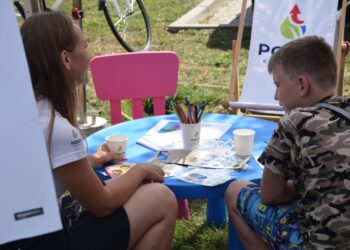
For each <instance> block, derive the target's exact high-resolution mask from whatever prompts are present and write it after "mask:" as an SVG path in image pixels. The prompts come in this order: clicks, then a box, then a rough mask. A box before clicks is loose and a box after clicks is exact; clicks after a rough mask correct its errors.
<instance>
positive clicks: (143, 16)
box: [13, 0, 152, 52]
mask: <svg viewBox="0 0 350 250" xmlns="http://www.w3.org/2000/svg"><path fill="white" fill-rule="evenodd" d="M63 1H64V0H55V2H54V3H53V5H52V6H51V7H50V8H48V7H47V6H46V2H45V0H39V1H38V2H39V4H40V7H41V9H42V10H44V11H47V10H53V11H58V10H59V8H60V6H61V4H62V3H63ZM30 2H31V0H22V1H20V0H13V4H14V6H15V8H16V9H17V11H18V13H19V14H18V15H20V16H21V17H22V18H23V19H25V18H26V17H28V16H31V15H32V13H33V12H32V9H31V5H30ZM98 9H99V10H100V11H103V14H104V16H105V19H106V21H107V23H108V26H109V28H110V29H111V31H112V33H113V35H114V36H115V38H116V39H117V40H118V41H119V43H120V44H121V45H122V46H123V47H124V48H125V49H126V50H127V51H129V52H133V51H146V50H150V48H151V40H152V33H151V25H150V22H149V18H148V15H147V12H146V9H145V7H144V5H143V3H142V1H141V0H98ZM72 15H73V18H75V19H78V18H82V17H83V11H82V10H77V9H74V8H73V9H72Z"/></svg>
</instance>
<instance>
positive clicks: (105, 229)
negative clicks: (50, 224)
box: [0, 207, 130, 250]
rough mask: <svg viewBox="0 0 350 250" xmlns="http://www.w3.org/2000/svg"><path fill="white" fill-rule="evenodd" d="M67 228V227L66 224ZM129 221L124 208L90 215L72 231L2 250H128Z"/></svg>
mask: <svg viewBox="0 0 350 250" xmlns="http://www.w3.org/2000/svg"><path fill="white" fill-rule="evenodd" d="M63 224H66V223H63ZM129 238H130V225H129V219H128V216H127V214H126V212H125V209H124V208H123V207H121V208H119V209H117V210H116V211H115V212H113V213H112V214H110V215H108V216H105V217H95V216H93V215H91V214H90V213H88V212H84V213H82V214H81V215H80V217H79V220H78V221H76V222H74V224H73V225H72V226H71V227H68V226H67V225H64V229H63V230H61V231H57V232H53V233H50V234H45V235H41V236H37V237H34V238H30V239H23V240H18V241H14V242H10V243H7V244H5V245H1V246H0V249H1V250H5V249H6V250H8V249H11V250H12V249H15V250H18V249H21V250H32V249H33V250H40V249H45V250H56V249H57V250H80V249H81V250H90V249H91V250H112V249H113V250H115V249H118V250H119V249H120V250H121V249H127V247H128V244H129Z"/></svg>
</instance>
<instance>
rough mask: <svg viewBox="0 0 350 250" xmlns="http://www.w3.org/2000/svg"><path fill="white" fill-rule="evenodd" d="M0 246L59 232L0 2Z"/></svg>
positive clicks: (38, 130) (16, 49) (15, 44)
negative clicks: (0, 110) (0, 111)
mask: <svg viewBox="0 0 350 250" xmlns="http://www.w3.org/2000/svg"><path fill="white" fill-rule="evenodd" d="M0 38H1V39H0V88H1V91H0V106H1V108H2V115H1V119H0V138H1V141H0V143H1V144H0V157H1V165H0V166H1V167H0V168H1V174H0V204H1V205H0V244H3V243H5V242H9V241H13V240H16V239H21V238H27V237H32V236H37V235H41V234H45V233H49V232H53V231H56V230H59V229H61V228H62V224H61V219H60V215H59V209H58V204H57V199H56V192H55V189H54V183H53V178H52V174H51V167H50V164H49V159H48V156H47V150H46V146H45V141H44V135H43V131H42V127H41V124H40V123H39V118H38V114H37V110H36V104H35V98H34V95H33V90H32V87H31V82H30V75H29V70H28V66H27V62H26V58H25V53H24V49H23V45H22V40H21V37H20V33H19V29H18V25H17V20H16V16H15V12H14V8H13V5H12V1H11V0H2V1H0Z"/></svg>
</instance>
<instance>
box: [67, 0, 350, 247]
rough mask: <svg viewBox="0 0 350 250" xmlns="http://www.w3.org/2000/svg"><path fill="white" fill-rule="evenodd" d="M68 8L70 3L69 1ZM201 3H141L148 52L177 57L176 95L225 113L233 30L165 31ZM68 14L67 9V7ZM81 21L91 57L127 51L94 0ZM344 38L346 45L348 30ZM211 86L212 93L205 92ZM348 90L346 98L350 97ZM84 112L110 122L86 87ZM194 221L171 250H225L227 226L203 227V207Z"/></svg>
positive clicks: (185, 224) (197, 205) (182, 226)
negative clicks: (149, 32) (148, 31)
mask: <svg viewBox="0 0 350 250" xmlns="http://www.w3.org/2000/svg"><path fill="white" fill-rule="evenodd" d="M66 2H68V3H67V4H70V1H66ZM199 2H201V0H143V3H144V5H145V7H146V9H147V12H148V15H149V17H150V22H151V26H152V33H153V40H152V50H172V51H175V52H176V53H177V54H178V55H179V57H180V60H181V61H180V71H179V87H178V91H177V95H179V96H185V95H186V96H188V97H189V98H190V99H191V100H192V101H198V100H206V101H208V102H209V104H210V105H209V108H208V111H209V112H224V111H223V110H222V108H221V105H220V102H221V101H222V100H225V99H226V98H227V94H228V88H227V86H228V83H229V81H230V75H231V64H232V50H231V40H232V39H233V38H234V37H235V36H236V31H235V30H232V29H216V30H214V29H207V30H194V29H190V30H182V31H179V32H177V33H170V32H168V31H167V27H168V25H169V24H170V23H171V22H173V21H175V20H176V19H178V18H180V17H181V16H182V15H183V14H185V13H186V12H187V11H189V10H190V9H192V8H193V7H194V6H195V5H197V4H198V3H199ZM65 8H66V9H69V8H68V7H67V6H66V7H65ZM83 8H84V10H85V18H84V21H83V28H84V33H85V36H86V38H87V40H88V43H89V48H90V52H91V53H92V55H99V54H107V53H120V52H125V50H124V49H123V48H122V47H121V46H120V45H119V44H118V42H117V41H116V40H115V38H114V37H113V36H112V33H111V32H110V30H109V27H108V25H107V23H106V22H105V20H104V17H103V13H102V12H99V11H98V10H97V1H92V0H90V1H83ZM346 35H347V37H346V39H347V40H349V39H350V37H349V30H347V34H346ZM249 37H250V30H249V29H246V30H245V32H244V38H243V44H242V51H241V55H240V59H239V65H240V69H239V75H240V79H241V80H242V79H243V76H244V74H245V70H246V63H247V54H248V46H249ZM349 65H350V57H348V59H347V68H346V72H345V82H347V83H349V82H350V70H349ZM206 85H213V86H215V87H214V88H208V87H205V86H206ZM349 91H350V90H349V88H348V86H347V87H346V93H349ZM87 107H88V110H90V109H97V110H99V111H101V114H102V116H103V117H106V118H107V119H109V107H108V104H107V103H101V102H100V101H98V100H97V99H96V97H95V93H94V89H93V86H92V84H91V83H90V84H89V85H88V86H87ZM190 207H191V214H192V219H191V220H190V221H178V222H177V226H176V233H175V237H174V241H173V249H225V248H227V227H225V228H222V229H216V228H212V227H209V226H206V225H205V203H204V202H202V201H192V202H191V203H190Z"/></svg>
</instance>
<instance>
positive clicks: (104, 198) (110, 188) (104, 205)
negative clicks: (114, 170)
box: [53, 158, 164, 216]
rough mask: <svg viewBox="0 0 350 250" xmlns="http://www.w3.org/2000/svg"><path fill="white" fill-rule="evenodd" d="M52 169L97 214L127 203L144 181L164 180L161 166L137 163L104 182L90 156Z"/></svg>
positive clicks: (84, 205) (85, 205)
mask: <svg viewBox="0 0 350 250" xmlns="http://www.w3.org/2000/svg"><path fill="white" fill-rule="evenodd" d="M53 171H54V174H55V175H56V176H57V177H58V178H59V179H60V181H61V182H62V183H63V185H64V186H65V187H66V188H67V189H68V190H69V192H70V193H71V194H72V195H73V196H74V197H75V198H76V199H77V200H78V201H79V202H80V204H81V205H82V206H83V207H84V208H85V209H87V210H88V211H89V212H91V213H92V214H94V215H96V216H106V215H108V214H110V213H111V212H113V211H114V210H115V209H116V208H118V207H120V206H122V205H124V204H125V203H126V201H127V200H128V199H129V198H130V197H131V196H132V194H133V193H134V192H135V190H136V189H137V188H138V187H139V186H140V185H142V184H143V183H144V182H145V181H155V182H162V181H163V180H164V172H163V170H162V169H161V168H160V167H159V166H155V165H151V164H147V165H146V164H138V165H135V166H134V167H132V168H131V169H130V170H129V171H128V172H127V173H125V174H123V175H122V176H120V177H118V178H115V179H111V180H109V181H107V182H106V185H105V186H104V185H103V184H102V183H101V181H100V180H99V179H98V177H97V176H96V174H95V173H94V171H93V169H92V168H91V166H90V163H89V161H88V159H87V158H85V159H82V160H78V161H75V162H72V163H69V164H66V165H64V166H61V167H58V168H56V169H54V170H53Z"/></svg>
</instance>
